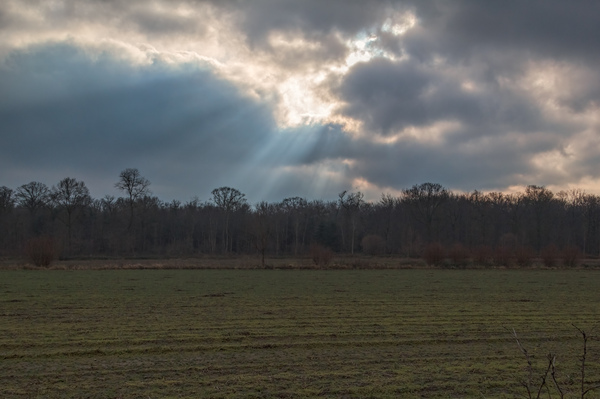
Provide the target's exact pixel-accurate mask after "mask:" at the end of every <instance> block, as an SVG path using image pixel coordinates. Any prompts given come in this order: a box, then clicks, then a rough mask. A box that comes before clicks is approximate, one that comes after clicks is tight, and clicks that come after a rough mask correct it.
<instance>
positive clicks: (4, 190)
mask: <svg viewBox="0 0 600 399" xmlns="http://www.w3.org/2000/svg"><path fill="white" fill-rule="evenodd" d="M14 205H15V197H14V191H13V190H12V189H10V188H8V187H6V186H2V187H0V213H3V212H6V211H9V210H11V209H12V208H13V206H14Z"/></svg>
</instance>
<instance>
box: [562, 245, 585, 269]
mask: <svg viewBox="0 0 600 399" xmlns="http://www.w3.org/2000/svg"><path fill="white" fill-rule="evenodd" d="M580 255H581V254H580V252H579V248H577V247H576V246H575V245H569V246H566V247H564V248H563V250H562V260H563V264H564V265H565V266H569V267H575V266H577V263H579V258H580Z"/></svg>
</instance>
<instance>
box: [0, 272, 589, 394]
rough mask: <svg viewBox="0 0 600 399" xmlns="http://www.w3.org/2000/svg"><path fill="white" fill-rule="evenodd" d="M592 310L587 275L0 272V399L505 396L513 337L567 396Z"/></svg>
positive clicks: (515, 382) (513, 380)
mask: <svg viewBox="0 0 600 399" xmlns="http://www.w3.org/2000/svg"><path fill="white" fill-rule="evenodd" d="M599 316H600V272H598V271H592V270H570V271H566V270H3V271H0V397H2V398H38V397H39V398H42V397H43V398H82V397H86V398H118V397H122V398H168V397H171V398H199V397H211V398H212V397H215V398H229V397H239V398H247V397H254V398H272V397H280V398H304V397H332V398H334V397H335V398H339V397H348V398H354V397H377V398H379V397H389V398H397V397H407V398H411V397H425V398H447V397H473V398H484V397H485V398H498V397H500V398H502V397H505V398H514V397H516V396H523V395H525V394H526V391H525V388H524V387H523V385H522V383H523V382H525V381H527V378H528V371H527V361H526V358H525V356H524V355H523V354H522V353H521V352H520V350H519V347H518V345H517V342H516V341H515V339H514V338H513V337H512V335H511V334H512V329H513V328H514V329H515V330H516V331H517V333H518V335H519V339H520V342H521V344H522V345H523V346H524V347H525V348H526V349H527V350H528V351H529V353H530V354H531V355H533V358H532V361H533V366H534V368H535V370H534V377H533V378H534V382H535V384H539V377H540V376H541V374H542V373H543V371H544V370H545V367H546V366H547V359H546V355H547V354H548V352H553V353H555V354H556V355H557V361H556V370H557V374H556V376H557V379H558V381H559V383H560V386H561V389H563V391H564V392H565V394H566V395H565V397H581V394H580V393H579V394H578V392H580V389H581V387H580V381H581V380H580V372H581V369H580V365H579V362H580V357H581V355H582V345H583V340H582V339H581V335H580V334H579V332H578V331H577V330H576V329H575V327H573V325H572V324H575V325H576V326H578V327H580V328H582V329H583V330H586V331H588V332H589V333H591V335H594V334H600V328H596V329H594V330H593V328H594V326H596V325H597V323H598V321H599ZM585 372H586V377H585V381H586V384H587V385H586V387H590V386H592V385H595V384H597V383H599V382H600V345H599V344H598V341H597V340H595V339H590V340H589V341H588V352H587V357H586V368H585ZM536 389H537V388H536ZM553 389H554V388H553ZM551 393H552V397H559V396H558V394H557V393H556V391H555V390H551ZM545 395H546V396H545V397H547V396H548V395H547V393H546V394H545ZM587 397H588V398H591V397H600V390H599V391H592V392H591V393H590V394H588V396H587Z"/></svg>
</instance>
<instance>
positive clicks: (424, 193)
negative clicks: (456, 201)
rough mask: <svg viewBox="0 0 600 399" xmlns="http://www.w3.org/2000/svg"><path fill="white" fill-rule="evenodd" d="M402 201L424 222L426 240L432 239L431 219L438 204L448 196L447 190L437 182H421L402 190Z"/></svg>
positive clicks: (436, 210) (432, 219)
mask: <svg viewBox="0 0 600 399" xmlns="http://www.w3.org/2000/svg"><path fill="white" fill-rule="evenodd" d="M402 194H403V196H404V201H405V202H407V203H408V204H409V205H411V208H412V210H413V212H414V215H415V216H416V217H417V219H419V220H420V221H421V222H423V223H424V224H425V230H426V239H427V242H431V241H432V239H433V236H432V230H433V221H434V218H435V216H436V213H437V212H438V209H439V207H440V205H442V204H443V203H444V201H446V200H447V199H448V197H449V193H448V190H446V189H445V188H444V187H442V185H441V184H438V183H423V184H420V185H414V186H412V187H411V188H410V189H408V190H403V191H402Z"/></svg>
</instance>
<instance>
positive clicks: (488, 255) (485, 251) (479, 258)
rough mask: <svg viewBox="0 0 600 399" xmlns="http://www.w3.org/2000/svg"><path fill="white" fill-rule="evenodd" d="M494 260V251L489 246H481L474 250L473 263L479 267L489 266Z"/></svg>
mask: <svg viewBox="0 0 600 399" xmlns="http://www.w3.org/2000/svg"><path fill="white" fill-rule="evenodd" d="M493 259H494V251H493V250H492V247H490V246H489V245H480V246H478V247H475V249H473V262H475V264H477V265H482V266H487V265H489V264H491V263H492V261H493Z"/></svg>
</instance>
